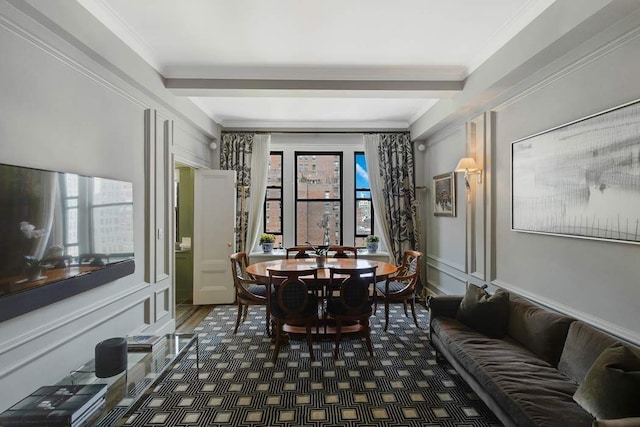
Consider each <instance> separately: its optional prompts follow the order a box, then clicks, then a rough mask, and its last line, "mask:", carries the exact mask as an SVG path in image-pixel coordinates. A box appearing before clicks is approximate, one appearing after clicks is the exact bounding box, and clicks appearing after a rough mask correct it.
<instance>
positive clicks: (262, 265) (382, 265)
mask: <svg viewBox="0 0 640 427" xmlns="http://www.w3.org/2000/svg"><path fill="white" fill-rule="evenodd" d="M374 266H377V267H378V268H377V269H376V279H377V281H382V280H385V279H386V278H387V277H388V276H389V275H391V274H393V273H395V272H396V271H398V267H397V266H395V265H393V264H389V263H388V262H383V261H374V260H369V259H354V258H327V260H326V261H325V264H324V267H318V266H317V261H316V259H315V258H294V259H276V260H272V261H264V262H258V263H256V264H250V265H248V266H247V273H248V274H250V275H251V276H252V277H253V278H254V279H255V280H256V281H258V282H260V283H264V284H268V283H269V270H273V271H283V270H298V271H304V270H314V269H317V270H318V281H317V283H318V285H326V284H328V283H329V279H330V278H329V274H330V273H329V269H330V268H331V267H336V268H369V267H374Z"/></svg>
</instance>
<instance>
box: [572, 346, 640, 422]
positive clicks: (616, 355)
mask: <svg viewBox="0 0 640 427" xmlns="http://www.w3.org/2000/svg"><path fill="white" fill-rule="evenodd" d="M638 396H640V356H639V355H638V354H636V353H635V352H634V351H633V350H631V349H630V348H629V347H627V346H625V345H623V344H621V343H617V344H614V345H612V346H611V347H609V348H607V349H606V350H605V351H603V352H602V354H601V355H600V356H599V357H598V358H597V359H596V361H595V362H594V363H593V366H592V367H591V369H589V372H587V376H586V377H585V378H584V381H583V382H582V384H580V386H579V387H578V389H577V390H576V392H575V394H574V395H573V400H575V401H576V402H578V404H579V405H580V406H582V407H583V408H584V409H585V410H587V411H588V412H589V413H590V414H591V415H593V416H594V417H596V418H597V419H611V418H626V417H637V416H640V405H638Z"/></svg>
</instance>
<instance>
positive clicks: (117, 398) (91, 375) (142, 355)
mask: <svg viewBox="0 0 640 427" xmlns="http://www.w3.org/2000/svg"><path fill="white" fill-rule="evenodd" d="M164 341H165V342H164V343H162V342H161V343H158V344H155V345H154V347H153V351H147V352H141V351H136V352H129V353H127V370H126V371H125V372H123V373H121V374H118V375H115V376H113V377H110V378H98V377H96V376H95V365H94V361H93V360H91V361H90V362H88V363H86V364H85V365H83V366H81V367H80V368H78V369H77V370H75V371H73V372H71V373H70V374H69V375H67V376H66V377H65V378H63V379H61V380H60V381H59V382H58V384H93V383H102V384H107V394H106V398H105V404H104V406H103V407H102V408H100V409H99V410H98V411H97V412H96V414H95V415H93V416H92V417H91V419H90V420H89V421H88V422H87V423H86V425H91V426H100V427H103V426H120V425H123V424H124V423H125V421H126V420H127V418H128V417H129V416H130V415H131V414H132V413H133V412H134V411H135V410H136V409H137V408H138V407H139V406H140V404H142V401H143V397H144V396H146V395H148V394H149V393H150V392H151V390H152V388H153V386H155V385H156V384H157V383H158V382H160V380H162V379H163V378H164V376H165V375H166V373H168V372H169V370H170V369H171V367H173V366H174V365H175V364H176V363H177V362H178V361H180V360H181V359H182V358H183V357H184V355H185V354H186V353H187V351H188V349H189V348H190V347H191V346H192V345H193V344H194V343H195V345H196V369H197V370H198V374H199V373H200V360H199V355H198V353H199V346H198V336H197V335H196V334H167V335H166V339H165V340H164Z"/></svg>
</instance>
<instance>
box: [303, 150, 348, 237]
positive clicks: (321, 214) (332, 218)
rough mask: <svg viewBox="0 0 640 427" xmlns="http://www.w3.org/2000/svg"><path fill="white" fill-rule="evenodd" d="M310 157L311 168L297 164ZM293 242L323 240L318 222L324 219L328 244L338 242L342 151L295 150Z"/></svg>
mask: <svg viewBox="0 0 640 427" xmlns="http://www.w3.org/2000/svg"><path fill="white" fill-rule="evenodd" d="M309 156H311V161H310V162H311V171H309V170H308V169H307V170H305V171H302V169H301V168H300V165H301V163H302V162H303V161H305V159H308V158H309ZM295 161H296V167H295V170H296V171H297V173H296V190H295V201H296V209H295V212H296V221H295V236H296V238H295V244H296V245H302V244H305V242H310V243H311V244H314V245H320V244H323V243H324V238H325V232H324V229H323V228H322V227H320V226H319V224H320V223H321V222H322V221H323V220H324V219H326V220H327V221H328V224H327V225H328V230H329V232H328V238H329V243H330V244H332V245H333V244H338V245H339V244H342V153H338V152H313V153H312V152H296V153H295Z"/></svg>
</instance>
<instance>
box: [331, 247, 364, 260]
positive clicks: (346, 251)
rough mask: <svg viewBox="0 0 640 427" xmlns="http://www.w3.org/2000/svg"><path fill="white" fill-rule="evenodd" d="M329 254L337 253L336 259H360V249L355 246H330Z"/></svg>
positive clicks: (334, 255) (335, 254)
mask: <svg viewBox="0 0 640 427" xmlns="http://www.w3.org/2000/svg"><path fill="white" fill-rule="evenodd" d="M329 252H335V253H334V254H333V257H334V258H354V259H357V258H358V249H356V247H355V246H329Z"/></svg>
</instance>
